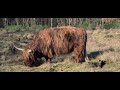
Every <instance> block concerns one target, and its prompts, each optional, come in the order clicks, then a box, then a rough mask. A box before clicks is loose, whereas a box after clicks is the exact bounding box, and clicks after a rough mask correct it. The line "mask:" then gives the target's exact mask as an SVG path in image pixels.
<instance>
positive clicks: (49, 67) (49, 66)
mask: <svg viewBox="0 0 120 90" xmlns="http://www.w3.org/2000/svg"><path fill="white" fill-rule="evenodd" d="M47 62H48V69H49V70H50V69H51V58H48V61H47Z"/></svg>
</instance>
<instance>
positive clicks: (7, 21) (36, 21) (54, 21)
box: [0, 18, 120, 27]
mask: <svg viewBox="0 0 120 90" xmlns="http://www.w3.org/2000/svg"><path fill="white" fill-rule="evenodd" d="M113 22H120V18H0V27H6V26H9V25H22V26H29V27H30V26H33V25H47V26H51V27H56V26H66V25H71V26H79V25H81V24H83V23H90V24H95V25H102V24H105V23H113Z"/></svg>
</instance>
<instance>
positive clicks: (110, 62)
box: [0, 29, 120, 72]
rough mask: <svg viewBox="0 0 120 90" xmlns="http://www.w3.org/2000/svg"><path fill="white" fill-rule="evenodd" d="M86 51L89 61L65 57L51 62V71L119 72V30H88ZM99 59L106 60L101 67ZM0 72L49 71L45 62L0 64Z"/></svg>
mask: <svg viewBox="0 0 120 90" xmlns="http://www.w3.org/2000/svg"><path fill="white" fill-rule="evenodd" d="M87 33H88V42H87V52H88V56H89V58H91V61H90V62H85V63H82V64H75V63H73V62H72V61H70V60H69V58H65V60H64V61H63V62H57V63H52V70H51V72H119V71H120V30H119V29H114V30H94V31H92V30H88V31H87ZM3 58H4V57H3ZM99 60H103V61H106V64H105V65H104V66H103V68H100V67H99V66H95V65H94V64H95V63H99ZM0 71H1V72H49V70H48V67H47V64H42V65H41V66H38V67H33V68H31V67H27V66H24V65H19V64H18V65H15V64H6V65H3V64H1V65H0Z"/></svg>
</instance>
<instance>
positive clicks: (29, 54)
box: [14, 45, 36, 67]
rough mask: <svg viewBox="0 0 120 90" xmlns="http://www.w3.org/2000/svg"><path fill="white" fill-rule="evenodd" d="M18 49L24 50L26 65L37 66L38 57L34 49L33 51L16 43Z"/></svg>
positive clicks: (23, 58) (23, 56) (23, 57)
mask: <svg viewBox="0 0 120 90" xmlns="http://www.w3.org/2000/svg"><path fill="white" fill-rule="evenodd" d="M14 47H15V48H16V49H17V50H20V51H22V60H23V62H24V64H25V65H26V66H29V67H32V66H36V58H35V55H34V51H32V50H31V49H30V48H29V47H26V48H25V49H22V48H18V47H16V46H15V45H14Z"/></svg>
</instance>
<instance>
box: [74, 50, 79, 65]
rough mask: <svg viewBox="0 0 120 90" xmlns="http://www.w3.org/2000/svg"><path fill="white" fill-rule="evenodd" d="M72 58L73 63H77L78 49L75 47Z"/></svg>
mask: <svg viewBox="0 0 120 90" xmlns="http://www.w3.org/2000/svg"><path fill="white" fill-rule="evenodd" d="M73 58H74V63H77V61H78V50H77V48H75V49H74V56H73Z"/></svg>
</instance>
